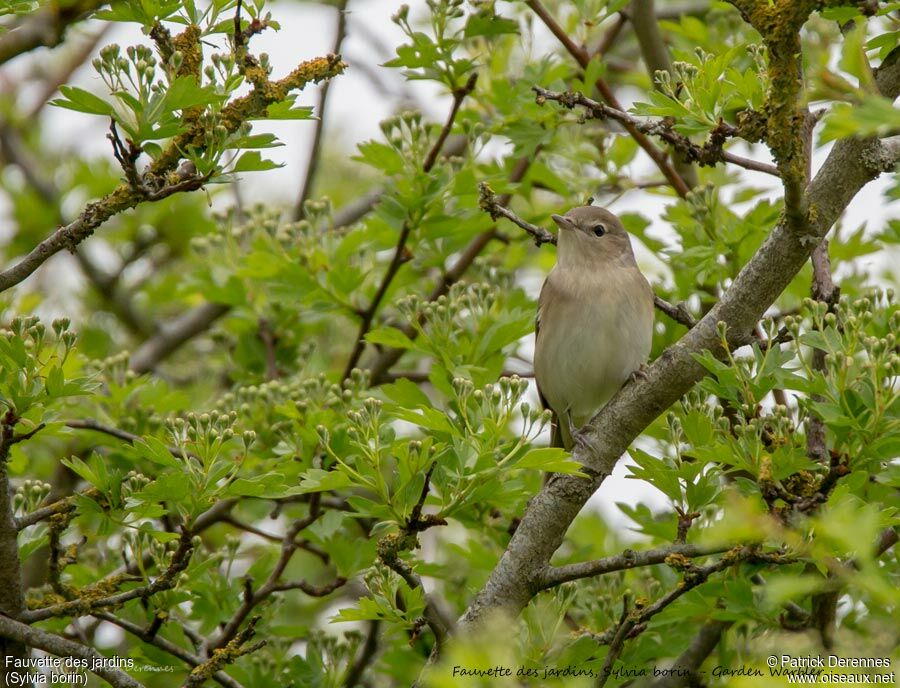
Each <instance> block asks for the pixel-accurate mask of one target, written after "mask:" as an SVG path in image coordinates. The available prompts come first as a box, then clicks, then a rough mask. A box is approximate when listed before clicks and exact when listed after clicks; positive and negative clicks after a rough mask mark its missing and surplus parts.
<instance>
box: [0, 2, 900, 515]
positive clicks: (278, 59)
mask: <svg viewBox="0 0 900 688" xmlns="http://www.w3.org/2000/svg"><path fill="white" fill-rule="evenodd" d="M400 4H401V2H400V1H399V0H365V1H362V0H353V1H352V2H351V3H350V12H349V16H348V35H347V38H346V39H345V41H344V49H343V51H342V52H343V56H344V59H345V60H346V61H347V62H348V63H349V65H350V66H349V68H348V70H347V72H346V74H344V75H342V76H340V77H339V78H337V79H335V80H334V81H333V84H332V86H331V92H330V96H329V102H328V112H327V125H328V126H327V128H326V136H327V137H328V138H329V145H330V147H331V149H332V150H334V148H337V147H340V148H342V149H343V150H344V151H345V152H346V154H347V155H352V154H353V153H354V151H355V147H356V144H357V143H359V142H360V141H364V140H366V139H369V138H379V137H380V136H381V131H380V129H379V127H378V123H379V121H381V120H382V119H384V118H386V117H388V116H390V115H391V114H393V113H394V112H395V111H396V110H397V109H398V108H399V107H400V106H401V104H402V103H404V102H405V103H406V105H405V107H408V106H409V105H410V104H411V103H410V98H411V100H412V103H414V104H415V107H417V108H420V109H421V110H423V112H424V113H425V115H426V116H427V117H429V118H431V119H433V120H436V121H443V119H444V117H445V116H446V112H447V108H448V106H449V102H450V99H449V96H448V95H447V94H446V93H441V92H440V91H439V90H437V88H436V87H435V86H434V85H433V84H430V83H423V82H420V81H414V82H406V81H405V80H404V79H403V77H402V76H401V75H400V74H399V72H398V71H396V70H391V69H387V68H383V67H381V66H380V65H381V64H382V63H384V62H385V61H386V60H388V59H390V58H391V57H392V56H393V53H392V51H393V46H395V45H397V44H399V43H400V42H402V41H403V38H404V36H403V34H402V32H401V31H400V30H399V28H398V27H397V26H396V25H394V24H393V23H392V22H391V20H390V16H391V15H392V14H393V13H394V12H395V11H396V10H397V8H398V7H399V6H400ZM410 4H411V6H412V8H413V9H412V16H413V17H422V16H424V15H425V10H426V7H425V3H424V1H423V0H414V1H413V2H411V3H410ZM509 9H510V6H509V5H508V4H506V3H503V2H499V3H498V4H497V11H498V13H500V14H504V13H508V12H509ZM270 10H271V11H272V13H273V16H274V18H275V19H276V20H277V21H278V22H279V23H280V24H281V27H282V28H281V30H280V31H278V32H275V31H266V32H264V33H262V34H261V35H258V36H255V37H254V38H253V41H252V46H251V48H252V50H253V51H254V52H256V53H260V52H267V53H268V54H269V55H270V59H271V63H272V64H273V65H274V66H275V73H274V76H275V77H279V76H282V75H283V74H284V73H285V72H286V71H287V70H289V69H291V68H292V67H293V66H294V65H296V64H297V63H298V62H300V61H302V60H305V59H309V58H312V57H316V56H318V55H323V54H325V53H327V52H329V51H330V50H331V47H332V44H333V41H334V30H335V23H336V10H335V9H334V8H330V7H322V6H319V5H314V4H305V3H304V4H301V3H295V2H284V1H282V2H277V3H273V4H272V5H271V6H270ZM98 26H99V24H96V23H95V24H92V25H87V26H86V27H84V29H82V30H81V31H82V32H87V31H94V30H96V29H97V27H98ZM536 28H537V30H538V33H537V35H536V37H535V41H534V44H533V47H532V50H533V51H534V52H536V53H539V52H540V51H550V50H554V49H555V45H554V42H553V38H552V37H551V36H550V35H549V34H547V33H545V32H542V31H540V29H541V28H542V27H536ZM218 40H220V41H221V40H222V39H221V38H220V39H218ZM110 42H117V43H119V44H120V45H122V46H123V47H124V46H126V45H131V44H136V43H140V42H145V38H144V37H143V36H142V35H141V34H140V32H139V30H137V29H136V28H134V27H132V26H131V25H124V26H122V25H120V26H117V27H116V28H115V29H114V30H113V31H111V32H110V33H109V34H108V35H107V37H106V38H105V39H104V40H103V41H101V46H102V45H105V44H107V43H110ZM220 47H221V45H220ZM47 56H48V53H47V51H37V52H35V53H33V54H32V55H30V56H28V57H27V58H25V59H19V60H16V61H14V62H13V63H11V64H9V65H7V66H5V67H4V71H3V72H2V73H0V74H2V75H3V77H4V78H13V79H18V78H21V77H22V76H23V75H24V74H26V73H27V70H28V68H29V64H33V63H30V62H29V61H30V60H46V59H47ZM87 64H88V66H87V67H86V68H83V69H81V70H79V71H78V72H77V73H76V74H75V76H74V77H73V80H72V81H73V83H75V84H77V85H79V86H82V87H84V88H88V89H92V90H94V91H96V92H101V93H102V88H103V84H102V82H101V81H100V79H99V77H98V76H97V75H96V74H95V73H94V72H93V69H92V68H91V67H90V66H89V61H88V63H87ZM376 80H377V82H379V85H378V86H375V85H374V83H375V81H376ZM0 83H2V81H0ZM28 95H29V93H28V90H27V89H26V91H25V96H26V97H28ZM619 95H620V96H621V98H622V100H623V101H624V102H625V104H626V105H627V104H629V102H630V98H629V96H630V95H631V94H629V93H628V92H627V91H626V92H623V93H620V94H619ZM316 102H317V93H316V90H315V89H308V90H307V91H304V92H303V93H302V94H301V97H300V99H299V100H298V104H304V105H314V104H315V103H316ZM317 114H318V113H317ZM42 116H43V117H44V118H45V120H46V121H45V124H46V125H47V126H48V127H49V128H48V129H47V131H57V132H63V133H64V136H63V137H62V138H61V140H60V141H59V145H61V146H67V147H71V148H73V149H75V150H78V151H80V152H82V153H83V154H85V155H91V156H95V155H108V156H109V157H110V158H111V157H112V154H111V151H110V149H109V144H108V142H107V140H106V138H105V133H106V126H107V125H106V123H105V122H103V121H101V120H100V118H97V117H91V116H88V115H82V114H80V113H75V112H71V111H68V110H62V109H57V108H52V107H48V108H45V109H44V112H43V115H42ZM254 128H255V130H257V131H270V132H273V133H275V134H276V135H277V136H278V137H279V139H280V140H281V141H282V142H283V143H284V144H285V146H284V147H282V148H276V149H271V150H269V151H266V155H267V157H269V158H271V159H273V160H275V161H276V162H279V163H283V164H284V165H285V167H283V168H281V169H279V170H275V171H271V172H264V173H256V174H249V175H246V178H245V179H244V180H243V181H242V182H241V189H242V195H243V197H244V199H245V202H254V201H261V200H265V201H272V202H279V201H280V202H286V203H289V204H291V205H293V203H294V202H295V200H296V195H297V193H298V189H299V186H300V179H301V175H302V174H303V172H304V170H305V169H306V160H307V157H308V155H309V148H310V143H311V136H312V132H313V123H312V122H309V121H300V122H259V123H256V124H255V125H254ZM338 137H339V138H338ZM734 150H735V152H739V153H741V154H744V155H751V156H753V157H757V158H759V159H763V160H770V157H769V155H768V152H767V151H766V150H765V149H764V148H762V147H759V146H757V147H755V148H754V150H752V151H751V150H750V149H749V148H747V147H743V149H741V148H736V149H734ZM826 155H827V150H820V151H817V152H816V154H815V156H814V170H815V169H817V168H818V166H819V165H820V164H821V163H822V161H823V160H824V158H825V156H826ZM650 172H651V167H650V165H649V164H648V163H646V162H645V163H644V164H638V165H635V166H634V173H635V174H636V176H638V177H641V176H645V177H646V176H649V173H650ZM747 175H748V179H749V180H752V183H753V184H754V185H756V186H758V187H763V188H768V189H771V193H772V195H773V197H774V196H777V195H779V189H778V188H777V185H776V184H775V183H773V182H775V181H776V180H774V179H773V178H772V177H770V176H767V175H764V174H760V173H750V172H748V173H747ZM886 184H887V179H885V178H883V179H882V180H880V181H878V182H876V183H873V184H870V185H868V186H867V187H866V188H865V189H863V191H862V192H861V193H859V194H858V195H857V197H856V198H855V199H854V201H853V202H852V203H851V205H850V208H849V209H848V211H847V214H846V215H845V222H846V223H848V224H849V225H850V226H851V227H854V228H855V227H857V226H859V225H860V224H862V223H864V222H867V223H869V230H870V231H871V230H877V229H880V228H881V227H882V226H883V223H884V222H885V219H886V217H887V214H888V210H889V209H888V208H887V206H886V202H885V199H884V196H883V195H882V190H883V188H884V187H885V186H886ZM575 200H577V199H573V202H574V201H575ZM669 200H670V199H668V198H666V197H659V196H653V195H652V194H648V193H644V192H629V193H627V194H625V195H624V196H622V197H621V198H619V199H618V200H617V201H616V202H615V203H614V204H613V205H612V206H610V207H611V209H612V210H614V211H615V212H617V213H622V212H628V211H632V212H640V213H642V214H643V215H644V216H645V217H647V218H648V219H650V220H651V221H652V222H653V224H652V227H653V230H654V233H655V234H656V235H657V236H659V237H660V238H664V239H666V238H671V236H672V233H671V230H669V229H668V228H667V227H666V226H665V223H664V222H662V221H660V220H659V219H658V218H659V216H660V215H661V213H662V209H663V207H664V205H665V204H666V203H667V202H668V201H669ZM563 209H565V208H564V207H563V208H561V210H563ZM893 210H894V214H895V215H896V208H894V209H893ZM71 211H72V212H73V213H74V212H77V211H78V209H77V208H73V209H71ZM101 234H102V230H101ZM89 243H90V242H89ZM636 248H637V251H638V257H639V261H640V263H641V266H642V268H643V269H644V271H645V272H646V273H647V275H648V277H649V278H650V280H651V282H653V281H665V280H666V279H667V278H668V273H667V268H666V266H665V264H664V262H662V261H661V260H660V259H659V258H658V257H656V256H653V255H652V254H650V253H649V252H648V251H647V250H646V249H645V248H643V247H642V246H638V247H636ZM896 258H897V256H896V255H894V256H893V257H892V258H891V259H892V260H893V259H896ZM59 259H60V260H67V259H68V256H65V257H63V256H61V257H60V258H59ZM864 260H865V261H868V262H870V263H872V264H873V265H876V266H881V265H884V264H885V263H884V262H883V261H884V260H886V258H885V257H884V256H883V255H882V256H880V257H877V258H876V257H871V258H866V259H864ZM875 261H879V262H878V263H875ZM72 272H74V271H72ZM534 277H536V278H529V279H526V280H525V281H524V285H525V287H526V288H527V289H528V290H529V291H530V292H531V293H532V295H533V296H535V297H536V296H537V290H538V289H539V287H540V282H541V278H540V276H534ZM531 348H532V347H531V342H530V341H529V342H528V344H527V345H526V347H525V351H526V353H529V354H530V351H531ZM531 394H532V399H530V400H529V401H531V402H532V403H537V395H536V392H535V391H534V390H533V389H532V391H531ZM626 472H627V471H626V470H625V462H620V463H619V465H618V467H617V469H616V472H615V473H614V475H613V477H612V479H609V480H607V481H606V482H605V483H604V484H603V486H602V487H601V488H600V490H599V491H598V493H597V494H596V495H595V496H594V497H593V499H592V500H591V502H590V504H591V505H593V506H594V507H596V508H599V509H600V510H601V511H602V513H603V514H604V516H606V517H607V518H608V519H609V520H610V521H611V522H613V523H615V524H617V525H618V526H620V527H623V528H624V527H627V525H628V523H629V522H628V521H627V519H625V518H624V517H623V516H622V515H621V513H620V512H619V511H618V509H617V508H616V507H615V506H614V502H615V501H629V502H636V501H639V500H640V501H644V502H646V503H648V504H650V505H651V507H654V506H655V507H662V506H664V505H665V500H664V499H663V498H662V496H661V495H660V493H658V492H657V491H656V490H655V489H654V488H651V487H650V486H648V485H646V484H645V483H641V482H638V481H635V480H627V479H625V478H624V475H625V473H626Z"/></svg>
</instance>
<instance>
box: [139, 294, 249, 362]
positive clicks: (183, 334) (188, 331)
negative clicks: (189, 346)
mask: <svg viewBox="0 0 900 688" xmlns="http://www.w3.org/2000/svg"><path fill="white" fill-rule="evenodd" d="M230 310H231V306H229V305H227V304H224V303H204V304H202V305H200V306H196V307H194V308H192V309H191V310H189V311H187V312H186V313H183V314H181V315H179V316H178V317H177V318H175V319H173V320H171V321H169V322H167V323H163V324H161V325H160V327H159V331H158V332H157V333H156V334H155V335H153V336H152V337H150V339H148V340H147V341H145V342H144V343H143V344H141V346H140V347H139V348H138V350H137V351H135V352H134V354H132V356H131V361H130V362H129V366H130V368H131V369H132V370H133V371H135V372H136V373H148V372H150V371H151V370H153V369H154V368H155V367H156V366H157V365H159V363H160V362H161V361H162V360H164V359H166V358H168V357H169V356H170V355H171V354H172V353H174V352H175V351H176V350H177V349H178V348H179V347H181V346H182V345H184V344H185V343H186V342H188V341H190V340H191V339H193V338H194V337H196V336H197V335H199V334H201V333H203V332H206V330H208V329H209V328H210V326H211V325H212V324H213V323H214V322H216V321H217V320H218V319H219V318H221V317H222V316H223V315H225V314H226V313H228V311H230Z"/></svg>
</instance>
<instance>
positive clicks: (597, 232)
mask: <svg viewBox="0 0 900 688" xmlns="http://www.w3.org/2000/svg"><path fill="white" fill-rule="evenodd" d="M591 231H592V232H593V233H594V236H598V237H602V236H603V235H604V234H606V227H604V226H603V225H594V226H593V227H592V228H591Z"/></svg>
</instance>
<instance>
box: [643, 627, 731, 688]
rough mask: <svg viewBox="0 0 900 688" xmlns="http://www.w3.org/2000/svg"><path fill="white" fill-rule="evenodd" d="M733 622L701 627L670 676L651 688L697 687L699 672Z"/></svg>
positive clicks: (655, 682) (661, 679)
mask: <svg viewBox="0 0 900 688" xmlns="http://www.w3.org/2000/svg"><path fill="white" fill-rule="evenodd" d="M733 623H734V622H733V621H719V620H718V619H713V620H711V621H707V622H706V623H705V624H703V625H702V626H701V627H700V630H699V631H698V632H697V635H695V636H694V639H693V640H691V644H690V645H688V646H687V648H686V649H685V651H684V652H682V653H681V654H680V655H678V659H676V660H675V662H674V663H673V664H672V667H671V669H670V671H671V672H672V673H669V674H668V675H665V676H661V677H660V678H658V679H656V680H655V681H654V682H653V683H651V684H650V688H683V686H687V685H696V682H697V678H698V676H697V670H698V669H699V668H700V667H701V666H702V665H703V662H704V661H706V658H707V657H709V655H710V654H711V653H712V651H713V650H715V649H716V645H718V644H719V641H720V640H721V639H722V634H723V633H725V631H727V630H728V629H729V628H731V625H732V624H733Z"/></svg>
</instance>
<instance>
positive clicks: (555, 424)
mask: <svg viewBox="0 0 900 688" xmlns="http://www.w3.org/2000/svg"><path fill="white" fill-rule="evenodd" d="M550 446H551V447H560V448H561V449H565V450H566V451H572V435H571V434H570V433H569V428H568V424H567V423H562V422H560V419H559V416H557V415H556V414H555V413H554V414H553V421H552V422H551V425H550Z"/></svg>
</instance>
